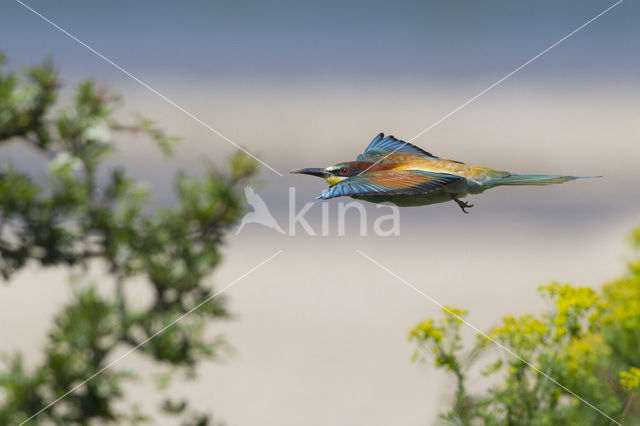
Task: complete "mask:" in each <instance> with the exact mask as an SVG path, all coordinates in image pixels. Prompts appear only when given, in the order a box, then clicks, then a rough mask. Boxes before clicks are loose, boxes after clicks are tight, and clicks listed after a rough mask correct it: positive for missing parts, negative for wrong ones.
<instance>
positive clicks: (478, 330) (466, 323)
mask: <svg viewBox="0 0 640 426" xmlns="http://www.w3.org/2000/svg"><path fill="white" fill-rule="evenodd" d="M356 252H358V254H360V255H362V256H363V257H364V258H366V259H368V260H369V261H371V263H373V264H375V265H377V266H378V267H379V268H380V269H382V270H383V271H386V272H387V273H389V274H390V275H391V276H393V277H395V278H397V279H398V280H399V281H401V282H402V283H403V284H405V285H406V286H407V287H409V288H410V289H412V290H413V291H415V292H416V293H418V294H420V295H421V296H423V297H424V298H426V299H428V300H429V301H430V302H431V303H433V304H435V305H437V306H439V307H440V308H441V309H442V310H444V311H446V312H447V313H448V314H449V315H452V316H453V317H455V318H456V319H458V320H460V321H461V322H463V323H464V324H465V325H466V326H468V327H470V328H471V329H473V331H475V332H476V333H478V334H481V335H482V336H484V337H485V338H486V339H488V340H490V341H491V342H493V343H494V344H495V345H496V346H498V347H499V348H501V349H502V350H504V351H505V352H507V353H508V354H509V355H511V356H513V357H514V358H516V359H518V360H520V361H522V362H523V363H525V364H527V365H528V366H529V367H531V368H532V369H533V370H534V371H536V372H537V373H539V374H541V375H542V376H544V377H545V378H546V379H547V380H549V381H550V382H552V383H553V384H555V385H556V386H558V387H560V388H561V389H563V390H564V391H566V392H568V393H570V394H571V395H573V396H575V397H576V398H578V399H579V400H580V401H582V402H583V403H585V404H586V405H588V406H589V407H591V408H593V409H594V410H595V411H597V412H598V413H600V414H602V415H603V416H605V417H606V418H607V419H609V420H611V422H613V423H615V424H617V425H619V426H622V424H621V423H620V422H618V421H617V420H614V419H613V418H612V417H610V416H609V415H607V414H606V413H605V412H604V411H602V410H600V409H599V408H598V407H596V406H595V405H593V404H592V403H590V402H589V401H587V400H586V399H584V398H582V397H581V396H580V395H578V394H576V393H575V392H573V391H572V390H571V389H569V388H567V387H566V386H564V385H562V384H561V383H560V382H558V381H557V380H555V379H554V378H553V377H551V376H549V375H548V374H547V373H545V372H544V371H542V370H540V369H539V368H538V367H536V366H534V365H533V364H531V363H530V362H529V361H527V360H526V359H524V358H522V357H521V356H520V355H518V354H517V353H515V352H513V351H512V350H511V349H509V348H508V347H507V346H505V345H503V344H502V343H500V342H498V341H496V340H495V339H493V338H491V337H490V336H488V335H487V334H486V333H484V332H483V331H481V330H480V329H479V328H478V327H476V326H475V325H473V324H471V323H469V322H468V321H467V320H465V319H464V318H462V317H461V316H460V315H458V314H456V313H455V312H453V311H451V310H450V309H449V308H447V307H446V306H444V305H443V304H442V303H440V302H438V301H437V300H435V299H434V298H433V297H431V296H429V295H428V294H426V293H424V292H423V291H422V290H420V289H418V288H417V287H416V286H414V285H413V284H411V283H410V282H408V281H407V280H405V279H404V278H402V277H400V276H399V275H397V274H396V273H394V272H393V271H391V270H390V269H389V268H387V267H386V266H384V265H382V264H381V263H380V262H378V261H376V260H375V259H373V258H371V257H370V256H368V255H366V254H365V253H363V252H362V251H361V250H356Z"/></svg>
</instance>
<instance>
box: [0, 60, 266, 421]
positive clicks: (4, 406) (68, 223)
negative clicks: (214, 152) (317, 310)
mask: <svg viewBox="0 0 640 426" xmlns="http://www.w3.org/2000/svg"><path fill="white" fill-rule="evenodd" d="M3 62H4V58H3V57H0V148H2V145H4V144H7V143H10V142H19V143H23V144H26V145H28V146H30V147H32V148H35V149H36V151H37V152H39V153H41V154H42V156H43V157H44V158H45V160H46V161H45V164H46V167H45V168H44V169H43V170H40V171H38V172H37V173H35V172H34V171H33V170H29V171H28V172H29V173H27V171H21V170H18V169H17V168H16V167H15V165H12V164H9V163H7V162H2V163H1V164H0V273H1V274H2V277H3V278H4V279H5V280H6V281H9V280H10V279H11V278H12V277H13V275H14V274H15V273H16V272H18V271H20V270H21V269H23V268H25V267H26V266H27V265H41V266H42V267H49V266H58V267H67V268H70V269H71V270H72V271H74V273H76V274H78V275H79V276H81V277H82V276H85V275H84V274H86V273H88V272H89V271H91V270H95V268H103V269H106V271H107V274H108V275H107V276H106V278H105V279H104V280H102V279H101V282H100V285H98V283H92V282H83V283H81V284H79V285H76V286H74V295H75V296H74V298H73V299H72V301H71V302H69V304H68V305H67V306H65V307H64V309H63V310H62V311H61V312H60V313H59V314H58V315H57V316H56V319H55V323H54V325H53V327H52V329H51V331H50V333H49V336H48V342H47V345H46V348H45V353H44V360H43V361H42V362H41V363H40V364H39V365H37V366H33V367H27V366H26V365H25V362H24V360H23V357H22V356H21V355H20V354H16V355H13V356H10V357H9V358H8V362H7V365H6V368H5V369H4V371H0V424H18V423H20V422H21V421H24V420H26V419H27V418H28V417H30V416H31V415H33V414H35V413H36V412H38V411H39V410H40V409H42V408H44V407H45V406H46V405H47V404H49V403H50V402H52V401H54V400H55V399H56V398H57V397H59V396H61V395H63V394H65V393H66V392H68V391H69V390H71V389H73V388H74V387H75V386H77V385H78V384H79V383H81V382H82V381H83V380H85V379H87V378H89V377H91V376H93V375H94V374H96V373H98V372H100V371H101V370H102V369H103V368H105V367H106V366H107V365H108V364H109V362H111V361H113V359H114V358H116V357H117V354H120V353H122V352H123V350H127V348H133V347H136V346H138V345H141V344H142V346H141V348H140V349H139V351H140V352H141V353H144V354H145V355H146V356H147V357H148V359H150V360H153V361H155V362H156V363H157V366H158V368H159V369H160V370H162V372H161V373H160V374H159V377H161V379H159V380H158V384H159V385H160V390H162V389H164V388H166V387H168V386H169V384H170V378H171V376H173V375H174V373H177V372H180V371H182V373H186V374H187V375H192V374H193V373H194V368H195V367H196V365H197V363H198V362H199V361H200V360H203V359H206V358H212V357H215V356H216V355H218V354H219V352H220V350H221V349H223V348H224V346H225V342H224V339H222V338H221V337H214V338H210V337H207V336H206V335H205V333H204V332H205V326H206V325H207V324H208V323H209V321H210V320H211V319H214V318H224V317H226V316H228V312H227V309H226V307H225V300H224V299H223V298H216V299H213V300H210V301H209V302H207V303H205V304H203V305H202V306H201V307H199V308H198V309H197V310H196V311H194V312H193V313H191V314H190V315H189V316H188V317H185V318H184V319H182V320H181V321H180V322H177V323H175V324H173V325H172V326H171V327H170V328H168V329H167V330H166V331H165V332H163V333H161V334H158V335H156V334H157V333H158V332H159V331H160V330H162V329H163V328H164V327H166V326H167V325H169V324H171V323H172V322H173V321H175V320H176V319H177V318H179V317H180V316H182V315H183V314H185V313H186V312H188V311H189V310H191V309H192V308H194V307H195V306H197V305H198V304H200V303H201V302H203V301H205V300H207V299H208V298H210V297H211V295H212V294H213V291H212V289H211V288H210V287H209V286H207V285H205V279H206V278H207V277H208V276H209V275H210V274H211V272H212V271H213V269H214V268H215V267H216V266H217V265H218V263H219V262H220V259H221V254H220V245H221V244H222V243H223V238H224V234H225V231H226V230H227V229H229V227H230V226H231V225H232V224H233V223H234V222H235V221H236V220H237V219H238V218H239V217H240V216H241V214H242V213H243V206H244V202H243V196H242V193H241V191H240V188H241V187H242V186H243V185H244V184H245V182H246V181H247V180H248V179H249V178H250V177H251V176H252V175H253V174H254V172H255V170H256V165H255V163H254V161H253V160H252V159H251V158H248V157H247V156H246V155H244V154H243V153H238V154H235V155H234V156H232V157H231V158H230V159H229V162H228V166H227V168H226V169H225V170H220V169H218V168H216V167H214V166H209V167H208V170H207V171H206V173H205V174H204V175H203V176H198V177H193V176H188V175H186V174H179V175H178V176H176V179H175V192H176V202H175V204H174V205H172V206H169V207H157V206H156V205H154V204H151V202H152V201H153V200H152V197H151V193H150V192H149V190H148V189H147V188H146V186H145V185H144V184H143V183H142V182H138V181H136V180H135V179H133V178H131V177H130V176H129V174H128V173H127V171H126V170H125V169H124V168H122V167H106V166H105V165H104V161H105V159H107V157H108V156H109V154H111V153H112V152H113V151H114V137H116V136H117V135H119V134H122V133H133V134H138V135H139V136H142V137H148V138H151V139H153V140H155V141H156V142H157V143H158V145H159V147H160V149H162V150H163V151H164V152H165V153H167V154H169V153H170V152H171V149H172V148H173V147H174V146H175V142H176V139H175V138H171V137H168V136H166V135H165V134H164V132H162V131H161V130H160V129H158V128H157V127H156V126H155V124H154V123H153V122H152V121H151V120H148V119H146V118H143V117H137V118H136V121H137V122H136V124H133V125H125V124H121V123H118V122H117V121H115V119H114V118H113V115H114V112H115V111H116V109H117V107H118V97H117V96H114V95H113V94H111V93H109V92H108V91H107V90H106V89H105V88H104V87H99V86H97V85H96V84H95V83H94V82H92V81H86V82H84V83H82V84H80V85H79V86H78V87H77V89H76V91H75V97H74V101H73V104H72V105H70V106H68V107H56V106H55V100H56V98H57V96H58V90H59V86H60V84H59V82H58V79H57V75H56V71H55V69H54V68H53V66H52V64H51V62H50V61H45V63H44V64H42V65H41V66H37V67H33V68H30V69H28V70H26V71H25V72H24V73H15V72H7V71H6V70H5V69H4V68H3V64H2V63H3ZM141 278H142V279H143V280H144V282H146V283H147V284H146V285H147V286H148V287H149V289H150V292H149V293H150V294H152V296H151V297H150V300H148V301H145V303H141V302H140V301H138V300H131V299H132V298H131V297H130V296H129V297H128V296H127V294H128V289H129V287H130V286H132V285H133V281H132V280H134V279H135V280H136V285H138V286H139V285H140V279H141ZM152 336H153V338H152V339H151V340H148V339H149V338H151V337H152ZM147 340H148V341H147ZM134 378H135V374H134V373H133V372H131V371H127V370H124V369H120V368H119V366H118V365H116V366H114V367H112V368H108V369H106V370H104V371H102V372H101V373H100V374H98V375H96V376H95V377H93V378H92V379H91V380H90V381H89V382H87V383H86V384H85V385H83V386H81V387H80V388H78V389H77V390H76V391H74V392H72V393H71V394H69V395H68V396H67V397H66V398H64V399H63V400H61V401H60V402H59V403H57V404H55V405H54V406H52V407H51V408H50V409H47V410H46V411H44V412H43V413H42V414H40V415H39V416H38V417H36V418H34V419H33V420H32V423H33V424H37V423H45V424H50V423H52V422H53V423H56V424H88V423H90V422H95V421H100V422H102V423H109V422H111V423H116V424H120V423H123V422H132V423H139V422H142V421H145V420H146V419H147V417H146V416H145V415H144V414H142V413H140V412H138V411H137V410H136V409H132V410H130V411H129V412H125V411H124V410H123V409H121V408H118V409H116V404H115V403H116V401H118V400H121V399H123V397H124V396H125V395H124V391H123V387H122V386H123V382H124V381H126V380H132V379H134ZM121 405H122V404H120V405H119V406H121ZM162 408H163V412H166V413H170V414H180V415H184V416H185V417H186V418H187V420H185V421H186V423H185V424H199V425H206V424H209V420H210V419H209V417H208V416H207V415H202V414H198V413H193V412H191V411H189V410H188V409H187V404H186V403H174V402H171V401H168V402H166V403H165V404H164V405H163V407H162Z"/></svg>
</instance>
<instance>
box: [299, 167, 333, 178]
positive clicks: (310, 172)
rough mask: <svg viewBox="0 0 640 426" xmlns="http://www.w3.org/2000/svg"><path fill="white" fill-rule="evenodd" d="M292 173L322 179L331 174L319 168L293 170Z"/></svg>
mask: <svg viewBox="0 0 640 426" xmlns="http://www.w3.org/2000/svg"><path fill="white" fill-rule="evenodd" d="M291 173H296V174H301V175H311V176H318V177H321V178H323V177H326V176H329V173H327V172H325V171H324V169H317V168H311V169H298V170H291Z"/></svg>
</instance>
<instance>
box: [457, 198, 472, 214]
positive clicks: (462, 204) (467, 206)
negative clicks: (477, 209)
mask: <svg viewBox="0 0 640 426" xmlns="http://www.w3.org/2000/svg"><path fill="white" fill-rule="evenodd" d="M453 201H455V202H456V204H458V205H459V206H460V208H461V209H462V211H463V212H465V213H469V212H468V211H466V210H465V209H470V208H471V207H473V204H469V203H467V202H466V201H462V200H459V199H457V198H455V197H454V198H453Z"/></svg>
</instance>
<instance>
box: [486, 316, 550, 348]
mask: <svg viewBox="0 0 640 426" xmlns="http://www.w3.org/2000/svg"><path fill="white" fill-rule="evenodd" d="M547 331H548V327H547V324H545V323H544V322H542V321H540V320H539V319H537V318H536V317H534V316H533V315H531V314H526V315H522V316H520V317H513V316H510V315H508V316H505V317H503V318H502V325H501V326H498V327H496V328H494V329H493V330H491V332H490V333H489V336H491V338H493V339H496V340H501V341H504V342H507V343H509V344H510V345H511V346H513V347H516V348H520V347H527V348H530V349H532V348H535V347H536V346H537V345H538V344H540V343H542V339H543V337H544V336H545V335H546V334H547Z"/></svg>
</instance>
